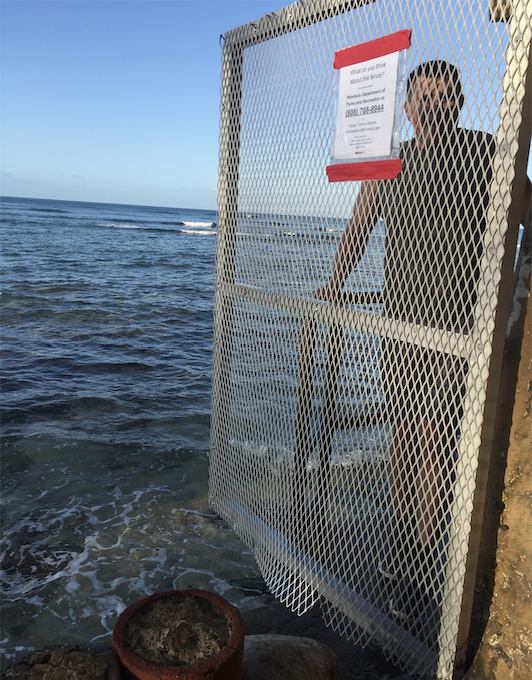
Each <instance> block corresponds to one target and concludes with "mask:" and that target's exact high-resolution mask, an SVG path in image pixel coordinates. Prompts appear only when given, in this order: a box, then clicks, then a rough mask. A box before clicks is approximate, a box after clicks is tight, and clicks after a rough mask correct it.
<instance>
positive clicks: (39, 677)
mask: <svg viewBox="0 0 532 680" xmlns="http://www.w3.org/2000/svg"><path fill="white" fill-rule="evenodd" d="M0 678H1V680H106V679H107V663H106V661H105V660H104V659H100V658H99V657H97V656H95V655H94V654H91V653H90V652H87V651H85V650H82V649H79V648H75V649H43V650H42V651H40V652H36V653H35V654H33V655H32V656H29V657H26V658H25V659H23V660H22V661H19V662H18V663H16V664H14V665H13V666H11V667H10V668H8V669H6V670H5V671H3V673H2V675H0Z"/></svg>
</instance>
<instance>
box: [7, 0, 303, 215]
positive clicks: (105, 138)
mask: <svg viewBox="0 0 532 680" xmlns="http://www.w3.org/2000/svg"><path fill="white" fill-rule="evenodd" d="M287 4H290V3H289V2H287V0H193V1H187V0H2V1H1V2H0V31H1V35H0V38H1V47H0V50H1V52H0V59H1V61H0V63H1V74H0V85H1V114H0V115H1V119H0V125H1V128H0V133H1V147H0V152H1V156H0V163H1V183H0V193H1V194H2V195H4V196H24V197H34V198H57V199H64V200H81V201H102V202H111V203H131V204H137V205H164V206H175V207H186V208H213V209H214V208H216V189H217V181H218V131H219V110H220V70H221V48H220V44H219V37H220V35H221V34H223V33H225V32H226V31H228V30H230V29H232V28H235V27H236V26H240V25H241V24H244V23H247V22H248V21H251V20H253V19H256V18H258V17H260V16H263V15H264V14H266V13H269V12H273V11H276V10H278V9H280V8H282V7H284V6H286V5H287Z"/></svg>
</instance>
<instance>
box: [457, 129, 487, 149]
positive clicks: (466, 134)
mask: <svg viewBox="0 0 532 680" xmlns="http://www.w3.org/2000/svg"><path fill="white" fill-rule="evenodd" d="M456 132H457V134H456V141H457V143H458V144H460V145H464V146H481V145H483V146H486V147H494V146H495V141H494V139H493V135H490V133H489V132H483V131H482V130H468V129H467V128H458V129H457V131H456Z"/></svg>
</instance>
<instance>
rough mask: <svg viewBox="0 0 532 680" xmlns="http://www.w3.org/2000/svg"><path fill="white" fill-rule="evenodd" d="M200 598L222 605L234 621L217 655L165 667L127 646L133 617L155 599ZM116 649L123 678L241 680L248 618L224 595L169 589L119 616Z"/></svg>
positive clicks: (114, 634) (114, 638) (136, 603)
mask: <svg viewBox="0 0 532 680" xmlns="http://www.w3.org/2000/svg"><path fill="white" fill-rule="evenodd" d="M190 596H192V597H200V598H204V599H206V600H208V601H209V602H211V603H212V604H213V605H215V606H216V607H218V608H219V609H220V610H221V611H222V612H223V613H224V614H225V615H226V616H227V617H228V618H229V619H230V620H231V637H230V638H229V640H228V642H227V644H226V645H225V647H224V648H223V649H221V650H220V651H219V652H218V653H217V654H214V655H213V656H211V657H209V658H208V659H205V661H202V662H200V663H198V664H193V665H187V666H161V665H159V664H155V663H150V662H149V661H145V660H144V659H142V658H141V657H140V656H137V654H135V652H134V651H133V650H132V649H131V648H130V647H128V646H127V645H126V628H127V625H128V623H129V621H130V620H131V619H132V618H133V616H134V615H135V614H136V613H137V612H138V611H139V610H141V609H142V608H144V607H146V606H147V605H149V604H151V603H152V602H154V601H155V600H160V599H163V598H167V597H190ZM112 645H113V650H114V651H115V653H116V654H117V655H118V658H119V660H120V665H121V671H122V673H121V678H122V679H123V680H124V679H126V678H131V679H132V680H156V679H157V680H175V679H179V680H200V679H203V678H207V679H208V680H241V678H242V663H243V656H244V620H243V619H242V614H241V613H240V612H239V611H238V609H236V607H233V606H232V605H231V604H229V602H227V600H224V599H223V597H220V595H217V594H216V593H211V592H209V591H207V590H196V589H192V590H168V591H167V592H165V593H157V594H156V595H151V596H150V597H147V598H145V599H144V600H140V601H139V602H135V604H132V605H131V606H130V607H128V608H127V609H126V610H125V611H123V612H122V614H120V616H119V617H118V619H117V621H116V623H115V626H114V628H113V637H112Z"/></svg>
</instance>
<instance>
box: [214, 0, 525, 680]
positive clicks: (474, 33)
mask: <svg viewBox="0 0 532 680" xmlns="http://www.w3.org/2000/svg"><path fill="white" fill-rule="evenodd" d="M492 4H493V3H492ZM511 4H512V10H511V18H510V19H509V20H508V21H503V22H499V23H495V22H493V21H490V15H489V12H488V6H487V4H485V3H483V2H480V3H479V2H455V1H452V2H436V1H434V2H431V1H430V0H426V1H425V2H416V3H413V2H412V3H410V4H407V3H405V2H400V1H399V2H398V1H397V0H393V1H391V0H379V2H364V1H363V0H360V2H358V3H357V2H344V3H339V2H327V0H322V1H321V2H299V3H295V4H294V5H291V6H289V7H288V8H286V9H285V10H283V11H282V12H279V13H278V14H276V15H269V16H266V17H263V18H262V19H261V20H258V21H257V22H255V23H252V24H248V25H246V26H243V27H241V28H240V29H235V30H234V31H231V32H230V33H228V34H226V36H225V43H224V62H223V71H222V112H221V117H222V123H221V137H220V187H219V215H218V227H219V238H218V250H217V279H216V311H215V349H214V372H213V413H212V445H211V465H210V496H211V500H212V503H213V505H214V507H215V509H216V510H217V511H218V512H219V513H220V514H221V515H223V516H224V517H225V518H226V519H227V520H228V521H229V522H230V523H231V524H232V526H233V527H234V529H235V531H236V533H237V534H238V535H239V536H240V537H241V538H242V539H243V540H244V541H245V542H246V544H247V545H249V546H250V547H251V548H252V549H253V550H254V553H255V557H256V560H257V563H258V565H259V567H260V569H261V572H262V574H263V576H264V579H265V580H266V582H267V583H268V585H269V587H270V589H271V591H272V593H273V594H274V595H276V596H277V597H279V598H280V599H281V600H282V601H283V602H285V603H286V605H287V606H288V607H290V608H291V609H292V610H294V611H297V612H298V613H303V612H304V611H306V610H307V609H308V608H309V607H312V606H313V605H314V604H316V603H319V604H320V606H321V607H322V610H323V616H324V618H325V620H326V621H327V623H328V624H329V625H331V626H332V627H333V628H334V629H336V630H338V631H339V632H340V633H341V634H343V635H345V636H347V637H348V638H350V639H352V640H353V641H355V642H362V643H364V642H367V641H373V642H375V643H377V644H379V645H380V646H381V647H382V649H383V650H384V652H385V654H386V655H387V656H388V657H390V658H392V659H394V660H395V661H396V662H398V663H399V664H401V665H402V666H403V667H405V668H407V669H409V670H411V671H412V672H415V673H418V674H420V675H434V674H436V675H437V676H438V677H442V678H444V677H451V676H452V674H453V667H454V663H455V654H456V647H457V636H458V635H459V624H460V616H461V608H462V602H463V590H464V575H465V572H466V560H467V557H468V544H469V539H470V530H471V514H472V510H473V501H472V499H473V496H474V493H475V486H476V474H477V468H478V456H479V446H480V439H481V434H482V424H483V418H484V406H485V401H486V389H487V384H488V378H489V367H490V359H491V352H492V344H493V332H494V319H495V315H496V310H497V304H498V285H499V282H500V279H501V271H502V267H503V259H504V253H505V248H506V250H507V251H508V252H507V260H509V261H511V262H512V261H513V258H514V253H515V239H516V233H517V225H515V229H514V232H515V234H513V235H512V233H513V232H512V233H510V236H509V237H508V240H506V239H507V232H508V208H509V205H508V203H509V195H510V188H511V183H512V181H513V175H514V166H515V158H516V154H517V146H518V144H517V142H516V139H517V135H518V131H519V126H520V123H521V107H522V101H523V97H524V82H525V76H526V71H527V68H528V59H529V50H530V41H531V32H532V31H531V28H530V27H531V26H532V2H530V1H528V2H526V1H525V0H521V1H517V0H516V1H515V2H512V3H511ZM404 28H411V29H412V47H411V49H410V50H408V52H407V54H406V68H407V70H408V71H411V70H412V69H414V68H415V67H416V66H417V65H418V64H420V63H423V62H427V61H428V60H432V59H445V60H447V61H450V62H452V63H453V64H456V66H457V67H458V68H459V70H460V72H461V81H462V84H463V91H464V95H465V102H464V106H463V109H462V112H461V118H460V123H459V131H458V132H455V133H454V134H453V133H451V134H449V135H446V136H445V138H442V139H441V140H439V141H438V142H437V143H434V144H432V145H431V146H430V148H429V149H428V150H423V151H420V150H419V149H418V147H417V145H416V142H415V141H413V142H412V141H408V140H411V139H412V137H413V134H414V133H413V127H412V125H411V124H410V123H409V122H408V120H407V117H406V116H403V119H402V127H401V139H402V140H403V142H404V143H403V146H402V159H403V171H402V172H401V175H400V176H399V178H398V179H397V180H390V181H382V182H379V183H371V182H365V183H352V182H345V183H336V184H329V183H328V182H327V178H326V174H325V168H326V166H327V165H328V164H329V162H330V155H331V148H332V139H333V134H334V122H335V121H334V111H335V102H334V72H333V68H332V63H333V59H334V52H335V50H338V49H342V48H344V47H348V46H350V45H355V44H359V43H363V42H366V41H368V40H372V39H375V38H378V37H380V36H383V35H387V34H389V33H392V32H394V31H397V30H401V29H404ZM414 92H415V91H414ZM451 97H452V98H454V99H458V98H459V92H458V90H457V86H456V84H455V85H453V87H452V92H451ZM468 131H474V132H468ZM486 133H488V134H486ZM356 205H358V210H359V215H360V214H364V215H366V216H369V217H368V220H366V222H367V224H366V227H367V228H366V227H364V228H358V230H357V234H358V237H357V239H355V238H354V237H353V240H352V241H350V243H351V246H352V252H353V255H352V256H350V262H351V265H353V271H351V266H349V267H347V265H346V267H347V268H346V269H345V270H344V269H343V264H342V261H341V258H339V259H338V256H337V260H336V261H337V263H338V262H339V264H338V265H337V268H338V271H337V274H336V275H337V281H338V282H339V283H338V286H336V287H335V286H334V285H333V284H331V286H330V288H329V289H328V293H327V294H326V295H322V296H321V298H320V299H318V297H319V295H318V294H317V293H316V291H318V290H319V289H320V288H321V287H323V286H324V285H327V283H328V282H329V280H330V277H331V274H332V272H333V266H334V265H333V263H334V261H335V253H336V252H337V248H338V247H339V243H340V242H341V241H340V239H341V235H342V233H343V232H344V228H345V227H346V223H347V224H348V223H349V220H350V217H351V215H352V212H353V207H354V206H356ZM370 218H371V219H370ZM370 222H371V224H369V223H370ZM360 224H361V223H358V226H359V227H360ZM371 227H374V228H371ZM510 231H511V230H510ZM508 233H509V232H508ZM512 239H513V240H512ZM512 243H513V245H514V247H513V251H512ZM347 259H349V258H347ZM355 265H356V266H355ZM344 278H345V282H344ZM341 284H343V286H342V285H341ZM340 288H342V290H341V291H340ZM317 295H318V297H317Z"/></svg>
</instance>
